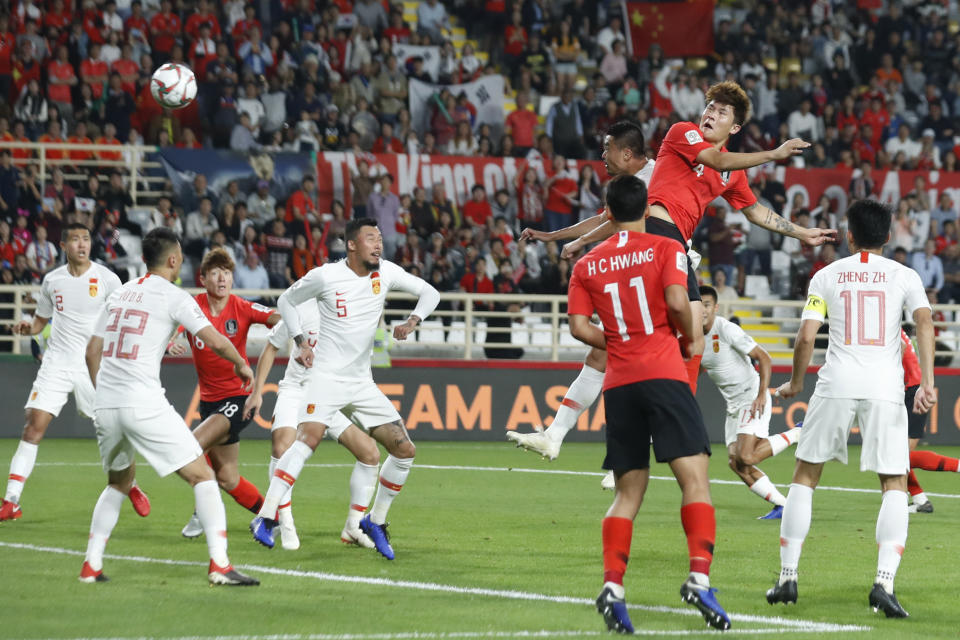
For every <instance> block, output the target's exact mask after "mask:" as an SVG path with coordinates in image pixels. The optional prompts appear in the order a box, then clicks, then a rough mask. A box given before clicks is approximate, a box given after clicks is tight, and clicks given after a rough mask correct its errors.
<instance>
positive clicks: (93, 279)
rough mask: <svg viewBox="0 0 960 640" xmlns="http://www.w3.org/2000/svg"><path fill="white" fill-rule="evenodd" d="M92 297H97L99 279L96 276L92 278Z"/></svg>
mask: <svg viewBox="0 0 960 640" xmlns="http://www.w3.org/2000/svg"><path fill="white" fill-rule="evenodd" d="M90 297H91V298H96V297H97V279H96V278H90Z"/></svg>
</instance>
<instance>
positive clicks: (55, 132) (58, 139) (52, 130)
mask: <svg viewBox="0 0 960 640" xmlns="http://www.w3.org/2000/svg"><path fill="white" fill-rule="evenodd" d="M37 142H46V143H52V144H63V142H64V139H63V132H62V131H61V130H60V119H59V118H50V122H48V123H47V132H46V133H45V134H43V135H42V136H40V138H38V139H37ZM45 151H46V156H47V161H50V160H53V161H55V162H57V161H59V160H63V159H64V158H66V157H67V152H66V151H64V150H62V149H46V150H45Z"/></svg>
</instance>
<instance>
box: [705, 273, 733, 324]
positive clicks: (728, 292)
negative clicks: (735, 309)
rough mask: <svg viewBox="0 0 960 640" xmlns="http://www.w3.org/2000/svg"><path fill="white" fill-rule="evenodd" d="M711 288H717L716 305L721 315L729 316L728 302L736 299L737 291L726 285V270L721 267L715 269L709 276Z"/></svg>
mask: <svg viewBox="0 0 960 640" xmlns="http://www.w3.org/2000/svg"><path fill="white" fill-rule="evenodd" d="M710 279H711V282H712V283H713V288H714V289H716V290H717V305H718V307H719V313H720V315H721V316H724V317H729V316H730V303H732V302H736V301H737V292H736V291H735V290H734V289H733V287H729V286H727V272H726V271H724V270H723V269H715V270H713V271H712V272H711V276H710Z"/></svg>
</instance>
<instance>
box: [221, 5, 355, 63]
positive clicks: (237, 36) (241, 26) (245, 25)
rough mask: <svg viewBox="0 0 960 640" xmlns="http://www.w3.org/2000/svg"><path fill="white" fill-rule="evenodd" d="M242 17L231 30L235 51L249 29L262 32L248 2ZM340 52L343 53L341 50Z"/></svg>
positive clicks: (245, 39)
mask: <svg viewBox="0 0 960 640" xmlns="http://www.w3.org/2000/svg"><path fill="white" fill-rule="evenodd" d="M243 12H244V18H243V20H239V21H237V24H235V25H233V31H232V32H231V35H232V36H233V49H234V51H237V50H239V49H240V45H242V44H243V43H244V42H246V41H247V33H248V32H249V31H250V29H252V28H254V27H256V29H257V31H259V32H261V33H262V32H263V28H262V26H261V25H260V21H259V20H257V16H256V11H255V10H254V8H253V5H252V4H248V5H247V6H246V7H244V9H243ZM341 53H343V52H342V51H341Z"/></svg>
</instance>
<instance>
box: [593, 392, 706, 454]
mask: <svg viewBox="0 0 960 640" xmlns="http://www.w3.org/2000/svg"><path fill="white" fill-rule="evenodd" d="M603 402H604V406H605V408H606V418H607V457H606V458H604V460H603V468H604V469H612V470H613V471H616V472H618V473H623V472H626V471H630V470H632V469H648V468H650V440H651V438H652V440H653V452H654V454H655V455H656V458H657V462H670V461H671V460H673V459H674V458H682V457H685V456H693V455H697V454H698V453H706V454H707V455H710V440H709V438H708V436H707V428H706V426H705V425H704V423H703V415H702V414H701V413H700V407H699V406H698V405H697V401H696V400H695V399H694V398H693V394H692V393H691V392H690V386H689V384H687V383H686V382H680V381H679V380H644V381H642V382H634V383H633V384H627V385H624V386H622V387H613V388H612V389H607V390H606V391H604V392H603Z"/></svg>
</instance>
